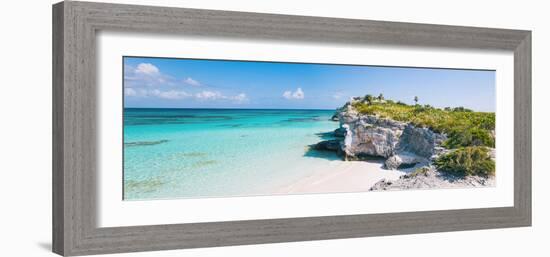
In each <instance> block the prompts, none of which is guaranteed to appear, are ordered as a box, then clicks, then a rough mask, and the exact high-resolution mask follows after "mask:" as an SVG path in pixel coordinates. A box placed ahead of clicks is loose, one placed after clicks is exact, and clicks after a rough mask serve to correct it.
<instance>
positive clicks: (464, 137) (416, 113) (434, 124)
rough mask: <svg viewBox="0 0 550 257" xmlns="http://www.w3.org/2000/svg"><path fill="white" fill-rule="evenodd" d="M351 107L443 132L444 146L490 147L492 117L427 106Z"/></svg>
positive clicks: (374, 104) (363, 104)
mask: <svg viewBox="0 0 550 257" xmlns="http://www.w3.org/2000/svg"><path fill="white" fill-rule="evenodd" d="M353 107H354V108H355V109H356V110H357V111H358V112H359V113H362V114H369V115H378V116H381V117H387V118H390V119H393V120H398V121H403V122H409V123H411V124H413V125H415V126H419V127H427V128H429V129H431V130H433V131H434V132H437V133H446V134H447V135H448V141H447V142H445V144H444V146H445V147H448V148H458V147H465V146H488V147H494V144H495V143H494V137H493V135H492V133H491V131H493V130H494V129H495V114H494V113H487V112H474V111H471V110H468V109H466V108H464V107H458V108H447V109H439V108H434V107H432V106H429V105H425V106H422V105H407V104H404V103H401V102H397V103H393V102H386V103H382V102H356V103H354V104H353Z"/></svg>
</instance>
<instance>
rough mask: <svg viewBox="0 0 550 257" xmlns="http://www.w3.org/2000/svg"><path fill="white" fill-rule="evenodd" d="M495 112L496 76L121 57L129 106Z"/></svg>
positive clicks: (389, 68)
mask: <svg viewBox="0 0 550 257" xmlns="http://www.w3.org/2000/svg"><path fill="white" fill-rule="evenodd" d="M380 93H382V94H384V96H385V98H386V99H393V100H396V101H397V100H400V101H402V102H405V103H409V104H411V103H414V101H413V99H414V96H418V98H419V103H420V104H430V105H432V106H436V107H446V106H450V107H457V106H464V107H467V108H470V109H473V110H476V111H489V112H493V111H494V110H495V107H496V103H495V72H494V71H477V70H451V69H427V68H401V67H377V66H352V65H324V64H293V63H272V62H243V61H221V60H220V61H217V60H190V59H167V58H137V57H125V58H124V100H125V101H124V104H125V107H142V108H265V109H280V108H285V109H335V108H337V107H340V106H342V105H343V104H344V103H345V102H346V101H348V100H349V99H350V97H353V96H364V95H366V94H372V95H378V94H380Z"/></svg>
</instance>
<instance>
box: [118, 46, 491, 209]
mask: <svg viewBox="0 0 550 257" xmlns="http://www.w3.org/2000/svg"><path fill="white" fill-rule="evenodd" d="M123 65H124V67H123V89H122V90H123V94H124V104H123V121H124V135H123V142H122V143H123V199H124V200H156V199H180V198H206V197H242V196H267V195H290V194H314V193H317V194H318V193H349V192H372V191H374V192H380V191H390V190H421V189H434V190H437V189H448V188H472V189H473V188H479V187H492V186H495V176H497V174H496V170H495V159H496V154H495V138H496V135H495V109H496V97H495V71H492V70H462V69H441V68H417V67H387V66H365V65H345V64H315V63H287V62H260V61H235V60H205V59H178V58H154V57H129V56H127V57H124V58H123Z"/></svg>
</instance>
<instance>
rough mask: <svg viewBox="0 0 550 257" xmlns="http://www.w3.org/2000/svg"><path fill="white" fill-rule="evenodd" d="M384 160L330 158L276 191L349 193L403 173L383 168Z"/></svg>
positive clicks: (285, 192) (277, 192) (365, 190)
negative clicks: (308, 174) (312, 171)
mask: <svg viewBox="0 0 550 257" xmlns="http://www.w3.org/2000/svg"><path fill="white" fill-rule="evenodd" d="M383 166H384V162H383V161H381V160H380V161H378V160H373V161H340V160H334V161H330V163H329V165H327V166H326V167H323V168H321V169H320V170H318V171H317V172H315V174H313V175H310V176H307V177H304V178H301V179H299V180H297V181H295V182H293V183H291V184H290V185H286V186H282V187H280V188H278V189H277V190H276V192H275V193H276V194H306V193H351V192H367V191H369V190H370V188H371V187H372V186H374V185H375V184H376V183H377V182H378V181H380V180H382V179H386V180H394V179H398V178H399V177H400V176H401V175H404V174H407V172H406V171H403V170H387V169H384V168H383Z"/></svg>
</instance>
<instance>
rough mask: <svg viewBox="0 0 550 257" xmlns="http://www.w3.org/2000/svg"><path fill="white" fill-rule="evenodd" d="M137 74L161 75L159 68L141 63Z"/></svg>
mask: <svg viewBox="0 0 550 257" xmlns="http://www.w3.org/2000/svg"><path fill="white" fill-rule="evenodd" d="M135 72H136V73H137V74H145V75H158V74H160V71H159V69H158V68H157V66H155V65H153V64H150V63H140V64H139V65H138V66H137V68H136V70H135Z"/></svg>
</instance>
